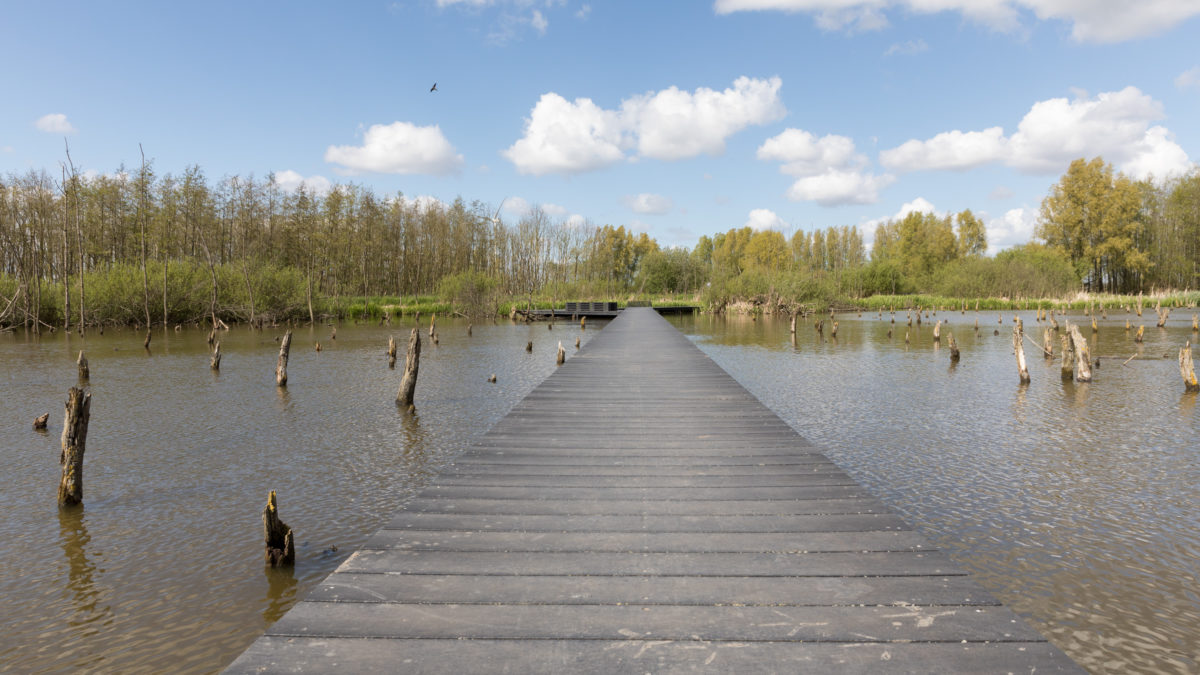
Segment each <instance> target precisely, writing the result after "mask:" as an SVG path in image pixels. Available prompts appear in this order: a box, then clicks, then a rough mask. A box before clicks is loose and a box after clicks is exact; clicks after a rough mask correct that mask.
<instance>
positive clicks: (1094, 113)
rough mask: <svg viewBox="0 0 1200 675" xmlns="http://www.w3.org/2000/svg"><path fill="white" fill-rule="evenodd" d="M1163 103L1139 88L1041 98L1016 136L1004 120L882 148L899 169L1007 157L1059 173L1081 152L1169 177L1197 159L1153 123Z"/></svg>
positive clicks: (964, 165) (883, 157) (1028, 168)
mask: <svg viewBox="0 0 1200 675" xmlns="http://www.w3.org/2000/svg"><path fill="white" fill-rule="evenodd" d="M1163 117H1164V114H1163V111H1162V105H1161V104H1160V103H1159V102H1158V101H1155V100H1154V99H1153V98H1151V97H1150V96H1148V95H1147V94H1144V93H1142V92H1141V91H1140V90H1139V89H1138V88H1137V87H1126V88H1124V89H1122V90H1121V91H1115V92H1105V93H1101V94H1098V95H1096V96H1095V97H1094V98H1089V97H1086V96H1081V97H1077V98H1075V99H1073V100H1069V99H1066V98H1053V99H1048V100H1045V101H1038V102H1037V103H1034V104H1033V106H1032V107H1031V108H1030V109H1029V112H1028V113H1026V115H1025V117H1024V118H1023V119H1022V120H1021V121H1020V123H1019V124H1018V125H1017V130H1016V132H1015V133H1013V134H1012V135H1011V136H1005V135H1004V131H1003V129H1002V128H1001V127H991V128H988V129H985V130H983V131H969V132H963V131H959V130H955V131H948V132H945V133H941V134H938V135H936V136H934V137H933V138H931V139H929V140H925V141H921V140H910V141H907V142H905V143H903V144H901V145H900V146H898V147H896V148H892V149H890V150H884V151H883V152H881V153H880V162H881V163H882V164H883V165H884V166H886V167H888V168H889V169H892V170H895V171H919V170H935V169H969V168H972V167H976V166H980V165H983V164H988V163H992V162H1001V163H1004V164H1007V165H1008V166H1011V167H1014V168H1016V169H1020V170H1021V171H1025V172H1029V173H1047V174H1052V173H1059V172H1062V171H1064V170H1065V169H1066V167H1067V166H1068V165H1069V164H1070V162H1071V161H1072V160H1074V159H1077V158H1079V157H1095V156H1101V157H1103V158H1104V159H1105V160H1106V161H1109V162H1112V163H1113V164H1114V165H1115V166H1116V167H1117V168H1118V169H1119V170H1121V171H1124V172H1125V173H1127V174H1129V175H1130V176H1132V177H1133V178H1137V179H1142V178H1148V177H1150V176H1155V177H1158V178H1165V177H1168V176H1172V175H1178V174H1181V173H1185V172H1187V171H1189V170H1191V169H1192V167H1193V166H1194V164H1193V163H1192V162H1191V161H1190V160H1189V159H1188V156H1187V153H1186V152H1184V150H1183V148H1182V147H1180V146H1179V144H1178V143H1176V142H1175V140H1174V138H1173V137H1172V135H1171V133H1170V131H1168V130H1167V129H1166V128H1165V127H1163V126H1159V125H1153V124H1152V123H1153V122H1155V121H1157V120H1159V119H1162V118H1163Z"/></svg>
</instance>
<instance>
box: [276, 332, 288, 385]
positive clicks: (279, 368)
mask: <svg viewBox="0 0 1200 675" xmlns="http://www.w3.org/2000/svg"><path fill="white" fill-rule="evenodd" d="M291 349H292V331H290V330H289V331H288V332H286V333H284V334H283V339H282V340H280V341H279V360H278V361H277V362H276V363H275V386H277V387H286V386H287V362H288V352H289V351H291Z"/></svg>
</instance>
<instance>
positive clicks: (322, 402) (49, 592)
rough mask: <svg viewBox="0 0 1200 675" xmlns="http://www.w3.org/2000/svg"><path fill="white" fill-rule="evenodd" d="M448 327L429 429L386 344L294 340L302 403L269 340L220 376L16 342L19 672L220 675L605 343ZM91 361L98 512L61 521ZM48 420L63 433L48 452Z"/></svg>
mask: <svg viewBox="0 0 1200 675" xmlns="http://www.w3.org/2000/svg"><path fill="white" fill-rule="evenodd" d="M438 323H439V326H438V327H439V338H440V340H439V344H438V345H437V346H434V345H432V344H430V343H429V342H428V341H427V340H426V341H425V344H424V345H423V349H422V358H421V371H420V379H419V381H418V388H417V404H418V405H417V409H416V411H415V412H414V413H408V412H406V411H400V410H398V409H397V408H396V405H395V403H394V399H395V393H396V389H397V387H398V386H399V380H400V374H401V371H400V369H396V370H389V369H388V368H387V365H386V357H385V355H384V350H385V348H386V345H387V337H388V334H389V333H388V331H387V330H386V329H382V328H366V327H354V326H343V327H339V330H338V336H337V339H336V340H330V339H328V332H327V331H328V329H327V328H324V327H322V328H319V329H311V330H310V329H298V330H296V332H295V335H294V337H293V341H292V350H291V358H290V360H289V367H288V375H289V381H288V386H287V388H286V389H279V388H277V387H276V386H275V383H274V366H275V360H276V355H277V352H278V343H277V342H275V340H274V339H273V338H274V337H275V335H274V334H273V333H271V332H269V331H264V332H255V331H250V330H244V329H238V330H235V331H232V332H230V333H228V334H225V335H223V336H222V338H221V350H222V352H223V354H224V356H223V358H222V361H221V370H220V371H219V372H216V373H214V372H213V371H211V370H210V369H209V368H208V358H207V345H206V344H205V336H206V335H207V332H206V331H198V330H186V331H181V332H180V333H174V332H169V333H167V334H165V335H164V336H163V337H162V338H161V339H160V338H159V337H158V336H156V337H155V342H154V344H153V346H152V349H151V351H150V353H149V354H147V353H146V352H145V351H144V350H143V349H142V348H141V335H138V334H135V333H134V332H131V331H128V330H111V329H110V330H109V331H106V333H107V334H106V335H104V336H99V335H98V334H97V335H92V336H89V337H88V338H87V339H86V340H80V339H79V338H78V337H77V336H69V337H67V336H61V335H60V336H56V337H51V338H44V339H41V340H35V339H26V338H24V337H23V336H6V337H0V340H3V342H0V392H4V396H0V461H2V462H3V463H4V465H5V467H6V473H7V474H9V477H7V478H6V483H5V487H4V489H3V491H0V513H3V514H4V516H3V518H0V540H3V541H4V542H5V546H3V547H0V568H3V569H4V570H5V574H4V575H3V577H2V578H0V596H2V597H4V598H5V600H6V602H5V605H4V606H3V607H2V608H0V622H2V623H3V624H4V626H5V630H4V631H3V635H2V636H0V662H2V663H4V664H6V666H11V667H14V668H16V669H19V670H34V671H39V670H41V671H47V670H48V671H68V670H108V671H122V672H163V671H168V670H169V671H172V672H180V671H183V672H187V671H191V672H206V671H207V672H211V671H214V670H217V669H219V668H221V667H222V666H224V665H225V664H228V663H229V662H230V661H232V660H233V659H234V658H235V657H236V656H237V655H238V654H239V653H241V651H242V650H243V649H245V647H246V646H247V645H248V644H249V643H250V642H251V641H252V640H253V639H254V638H255V637H257V636H258V635H259V634H260V633H261V632H262V631H263V630H264V629H265V628H266V627H267V626H268V625H270V623H271V622H273V621H274V620H276V619H278V618H279V616H281V615H282V614H283V612H285V611H286V610H287V609H288V608H289V607H291V605H292V604H293V603H294V602H295V601H296V600H297V599H298V598H300V597H302V596H303V595H304V593H305V592H307V591H308V590H309V589H310V588H312V586H313V585H314V584H315V583H316V582H317V581H319V580H320V579H322V578H324V577H325V576H326V575H327V574H328V573H329V572H331V571H333V569H334V568H336V567H337V565H339V564H340V563H341V562H342V561H343V560H345V558H346V557H347V556H349V555H350V554H351V553H352V552H353V551H354V550H355V549H356V548H357V547H358V546H360V545H361V544H362V543H363V542H364V541H365V540H366V538H367V537H368V536H369V535H370V534H371V533H373V532H374V531H375V530H377V529H378V528H379V527H381V526H382V525H383V523H384V522H386V520H387V518H388V517H389V516H390V515H391V514H392V512H394V511H395V510H396V509H397V508H398V507H399V506H400V505H401V504H402V503H403V502H404V500H406V499H408V498H409V497H411V496H412V495H413V494H415V492H416V491H417V490H419V489H420V488H421V486H423V485H425V484H426V482H427V481H428V480H429V478H430V477H431V476H432V475H434V474H435V473H436V472H437V470H438V469H439V468H440V467H441V466H443V465H444V464H445V463H446V462H448V461H450V460H452V459H453V458H454V457H455V456H456V455H457V454H458V453H459V452H461V451H462V450H463V449H464V448H465V447H466V446H467V445H469V444H470V443H471V442H472V441H474V440H475V439H477V438H478V437H479V436H480V435H481V434H482V433H483V432H484V431H486V430H487V429H488V428H490V427H491V426H492V425H493V424H494V423H495V422H496V421H497V420H499V419H500V418H501V417H502V416H503V415H504V414H505V413H506V412H507V411H508V410H509V409H510V408H511V407H512V406H513V405H514V404H515V403H516V402H517V401H519V400H520V399H521V398H523V397H524V395H525V394H526V393H528V392H529V391H530V390H531V389H532V388H533V387H534V386H535V385H536V384H537V383H538V382H540V381H541V380H542V379H544V378H545V377H546V376H547V375H548V374H549V373H550V372H552V371H553V369H554V367H555V366H554V361H553V353H554V349H555V346H556V345H557V340H559V339H561V340H563V341H564V343H566V342H567V340H568V339H572V338H574V337H575V336H576V335H578V336H579V337H581V339H582V342H583V343H584V344H586V343H587V341H588V340H589V339H590V338H591V337H592V336H594V335H596V334H597V332H598V331H597V330H596V329H597V328H598V327H599V326H597V325H595V324H593V325H592V330H588V331H578V329H577V328H571V327H568V326H563V330H562V332H561V333H560V332H558V331H556V332H555V335H554V337H555V341H554V344H553V345H552V344H551V342H550V341H548V340H547V338H546V337H545V328H544V326H516V325H508V324H507V322H505V325H499V326H492V325H478V326H475V327H474V329H473V333H474V335H473V337H471V338H468V337H466V335H465V333H466V325H465V322H460V321H456V320H445V319H443V320H440V321H439V322H438ZM537 328H541V330H540V331H538V330H536V329H537ZM394 333H395V334H396V335H397V337H398V338H403V336H404V335H405V334H407V329H399V328H397V329H396V330H395V331H394ZM564 333H565V335H564ZM423 336H424V334H423ZM530 339H532V340H533V341H534V344H535V351H534V353H533V354H526V353H525V343H526V342H527V341H528V340H530ZM317 340H320V341H321V342H322V347H323V349H322V351H321V352H316V351H315V350H314V349H313V346H312V345H313V342H315V341H317ZM399 341H400V342H401V344H403V340H402V339H401V340H399ZM572 341H573V340H572ZM79 349H85V350H86V351H87V353H88V359H89V362H90V366H91V372H92V378H91V382H90V390H91V392H92V395H93V402H92V420H91V424H90V427H89V434H88V446H87V447H88V449H87V462H86V471H85V481H84V503H85V507H84V509H83V510H82V511H75V512H66V513H60V512H59V511H58V509H57V508H56V507H55V504H54V499H55V489H56V486H57V482H58V467H57V456H58V452H59V449H58V443H59V441H58V435H59V433H60V432H61V425H62V418H61V405H62V401H64V400H65V398H66V388H67V387H69V386H71V385H73V384H75V382H76V379H75V378H76V370H75V363H74V361H75V356H76V354H77V353H78V350H79ZM400 362H401V364H403V356H401V359H400ZM491 373H496V375H497V382H496V383H495V384H489V383H488V382H487V381H486V380H487V376H488V375H489V374H491ZM43 412H51V422H50V429H49V431H48V433H46V434H36V433H34V432H31V431H30V429H29V423H30V421H32V419H33V418H34V417H36V416H37V415H40V414H41V413H43ZM272 489H273V490H277V491H278V494H279V503H280V512H281V514H282V516H283V519H284V520H285V522H287V523H288V525H289V526H291V527H292V528H293V530H294V531H295V532H296V533H297V541H298V545H297V552H296V553H297V561H296V567H295V569H294V570H292V571H272V570H268V569H265V568H264V566H263V563H262V543H261V537H262V534H261V531H262V522H261V510H262V506H263V504H264V502H265V499H266V494H267V491H268V490H272ZM333 546H336V547H337V550H336V551H332V550H331V549H332V547H333Z"/></svg>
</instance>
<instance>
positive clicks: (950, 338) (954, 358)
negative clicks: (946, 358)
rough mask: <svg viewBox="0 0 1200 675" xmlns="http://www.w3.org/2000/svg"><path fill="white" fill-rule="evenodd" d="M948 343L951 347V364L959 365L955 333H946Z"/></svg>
mask: <svg viewBox="0 0 1200 675" xmlns="http://www.w3.org/2000/svg"><path fill="white" fill-rule="evenodd" d="M946 342H947V343H948V344H949V345H950V363H958V343H957V342H955V341H954V333H946Z"/></svg>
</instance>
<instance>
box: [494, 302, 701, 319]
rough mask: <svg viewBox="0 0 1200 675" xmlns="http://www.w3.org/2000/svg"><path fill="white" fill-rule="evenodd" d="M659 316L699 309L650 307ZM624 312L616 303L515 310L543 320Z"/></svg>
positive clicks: (605, 316)
mask: <svg viewBox="0 0 1200 675" xmlns="http://www.w3.org/2000/svg"><path fill="white" fill-rule="evenodd" d="M628 307H629V308H631V309H632V308H637V307H652V306H651V305H650V304H649V303H645V304H642V303H636V302H630V303H629V304H628ZM652 308H653V309H654V311H656V312H658V313H659V314H694V313H695V312H697V311H699V309H700V308H699V307H694V306H688V305H663V306H661V307H652ZM623 311H625V308H624V307H621V306H620V305H619V304H618V303H616V302H611V301H609V302H568V303H566V304H565V306H564V307H563V309H557V308H556V309H532V310H530V309H520V308H518V309H517V310H516V314H517V315H518V316H528V317H529V318H531V319H535V320H543V319H549V318H551V317H553V318H555V319H564V318H565V319H571V318H578V317H584V316H586V317H588V318H589V319H615V318H617V316H618V315H619V314H620V313H621V312H623Z"/></svg>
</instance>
